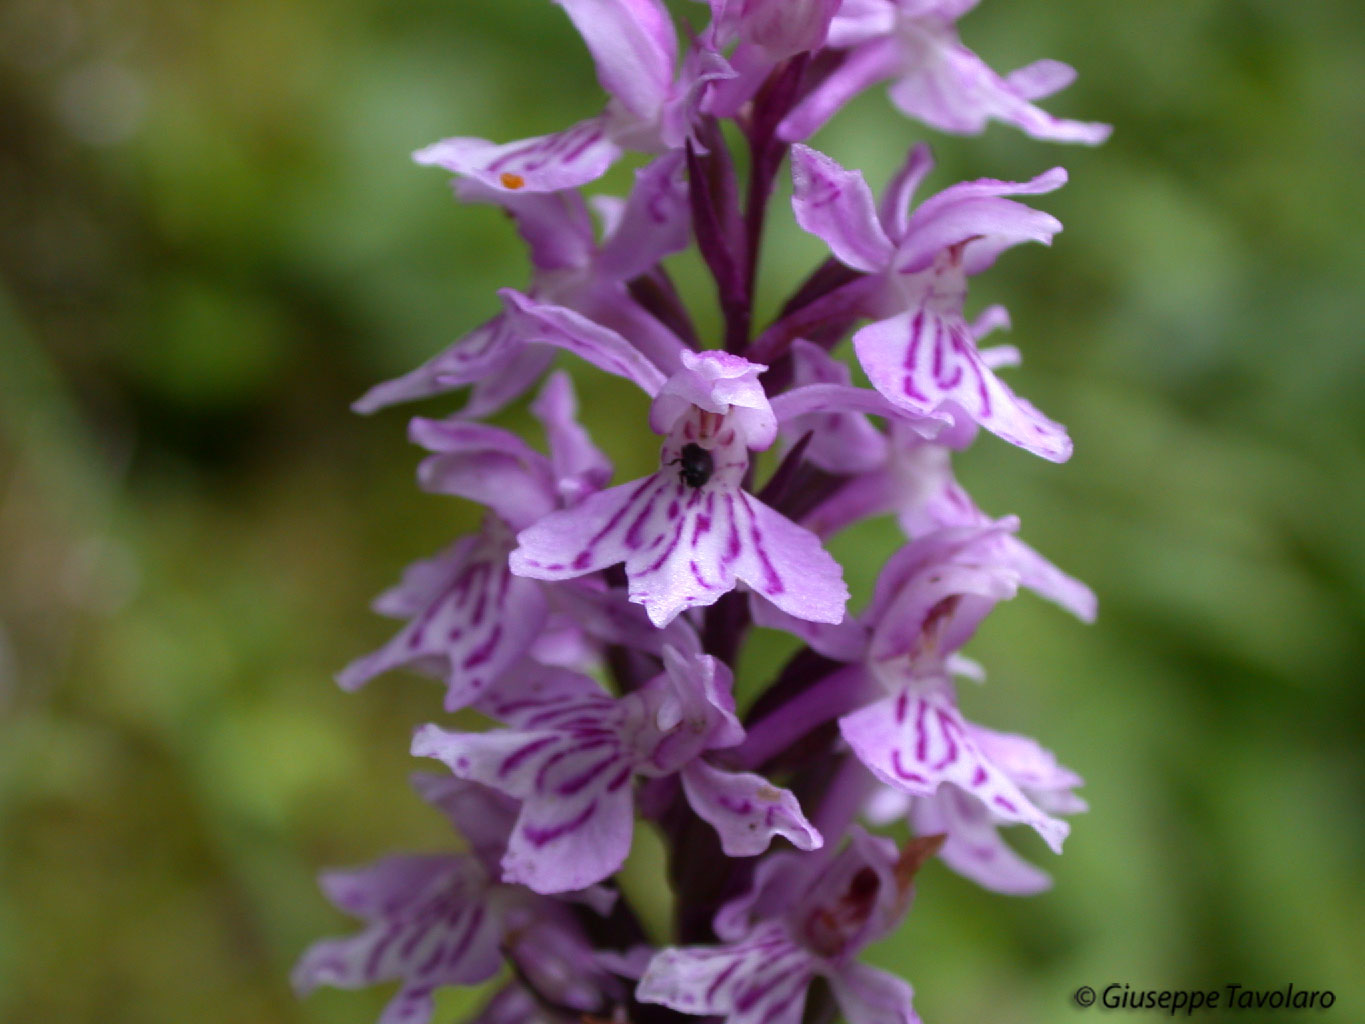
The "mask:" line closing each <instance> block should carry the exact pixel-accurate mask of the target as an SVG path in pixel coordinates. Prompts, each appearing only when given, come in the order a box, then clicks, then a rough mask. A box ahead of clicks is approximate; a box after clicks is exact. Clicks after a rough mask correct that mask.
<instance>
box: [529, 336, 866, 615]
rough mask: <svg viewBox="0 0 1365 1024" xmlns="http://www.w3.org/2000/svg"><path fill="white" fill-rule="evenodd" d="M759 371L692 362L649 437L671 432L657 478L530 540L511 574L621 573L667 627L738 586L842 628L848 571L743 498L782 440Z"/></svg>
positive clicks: (658, 409) (583, 508)
mask: <svg viewBox="0 0 1365 1024" xmlns="http://www.w3.org/2000/svg"><path fill="white" fill-rule="evenodd" d="M761 369H762V368H761V367H759V366H757V365H756V364H753V363H749V362H748V361H747V360H744V359H742V358H740V357H738V356H733V355H729V354H727V353H723V352H702V353H695V354H694V353H685V354H684V366H683V368H682V369H681V370H679V371H678V372H677V373H676V374H674V375H673V376H672V377H671V378H670V379H669V380H668V381H666V382H665V383H664V384H663V385H661V386H660V387H659V388H658V390H657V391H656V392H655V394H656V398H655V402H654V406H653V409H652V411H651V417H650V419H651V425H653V426H654V427H655V429H660V428H662V427H663V426H664V424H670V426H669V427H668V428H667V429H668V430H669V435H668V439H667V440H666V441H665V442H664V445H663V449H662V451H661V454H660V457H659V470H658V472H656V473H654V474H652V475H651V476H648V477H645V478H644V479H643V480H637V481H633V482H631V483H627V484H622V485H620V486H617V487H613V488H610V489H609V490H606V491H602V492H600V493H599V494H595V495H593V496H592V497H590V498H588V499H587V500H586V501H584V502H583V503H582V504H580V505H578V506H577V507H575V508H573V509H565V510H563V511H560V512H554V513H551V514H550V515H547V516H545V517H544V518H543V519H541V520H539V521H538V522H537V523H536V524H535V525H533V526H531V527H529V528H528V529H525V530H523V531H522V532H521V533H519V534H518V535H517V544H518V547H517V549H516V550H515V551H513V552H512V556H511V560H510V565H511V569H512V572H513V573H515V574H517V575H519V576H528V577H532V578H535V579H542V580H559V579H570V578H573V577H576V576H582V575H584V574H586V573H590V572H594V571H596V570H598V569H603V568H606V567H607V566H610V565H614V564H616V563H618V562H624V563H625V567H626V576H627V578H628V579H629V582H630V598H631V600H632V601H635V602H638V603H640V604H642V605H644V607H645V610H646V611H647V612H648V613H649V617H650V619H651V620H652V621H653V622H654V623H655V625H658V626H664V625H667V624H668V623H669V622H671V621H672V620H673V619H674V618H675V617H676V616H677V615H678V614H679V613H681V612H682V611H684V610H685V609H687V608H693V607H698V606H705V605H710V604H714V603H715V602H716V601H717V600H719V599H720V597H721V596H722V595H723V594H725V593H727V592H729V591H731V590H733V589H734V588H735V586H736V585H737V584H738V583H740V582H743V583H745V584H746V585H748V586H749V587H750V588H751V589H752V590H753V591H754V592H755V593H757V594H758V595H760V596H761V597H763V598H764V599H766V600H768V601H771V602H772V603H773V604H774V605H776V606H777V607H778V608H780V609H782V610H783V611H784V612H787V613H788V614H791V615H794V616H796V617H798V618H802V619H809V620H812V621H816V622H830V623H836V622H840V621H842V619H843V617H844V606H845V604H846V602H847V600H848V588H847V586H846V585H845V584H844V581H843V571H842V569H841V568H840V566H839V564H838V563H837V562H836V561H835V560H834V559H833V558H832V557H831V556H830V555H829V553H828V552H826V551H825V550H824V548H823V547H821V545H820V542H819V541H818V540H817V539H816V538H815V536H814V535H813V534H811V533H810V532H809V531H808V530H806V529H804V528H802V527H800V526H798V525H796V524H795V523H793V522H792V521H791V520H789V519H787V518H786V517H784V516H782V515H781V514H779V513H778V512H776V511H774V510H773V509H771V508H769V507H768V506H767V505H765V504H763V503H762V502H761V501H759V500H758V499H757V498H754V497H753V496H752V495H750V494H749V493H748V492H747V491H746V490H744V488H743V482H744V478H745V474H746V473H747V471H748V469H749V454H748V449H749V448H750V447H763V446H766V445H768V444H771V443H772V441H773V439H774V438H775V437H776V436H777V419H776V416H775V415H774V414H773V411H772V407H771V405H770V404H769V403H768V401H767V399H766V397H764V395H763V392H762V389H761V387H759V385H758V383H757V375H758V373H759V372H760V371H761ZM703 458H704V471H702V465H703V461H702V460H703ZM689 464H690V465H691V467H692V469H694V470H697V471H696V472H692V471H690V470H689ZM679 467H680V468H679Z"/></svg>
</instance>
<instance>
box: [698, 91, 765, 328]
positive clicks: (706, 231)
mask: <svg viewBox="0 0 1365 1024" xmlns="http://www.w3.org/2000/svg"><path fill="white" fill-rule="evenodd" d="M697 139H698V141H699V142H700V143H701V144H702V145H704V146H705V147H706V151H705V152H704V153H701V152H698V149H697V147H696V146H695V145H693V143H692V142H690V141H689V142H688V143H687V189H688V196H689V199H690V201H691V206H692V227H693V231H694V232H695V234H696V237H697V248H698V250H699V251H700V252H701V255H702V259H703V260H705V262H706V266H707V268H708V269H709V270H710V271H711V276H712V278H714V279H715V282H716V295H717V298H718V300H719V302H720V308H721V313H722V315H723V316H724V318H725V349H726V351H727V352H739V351H741V350H742V349H743V348H744V347H745V346H746V345H747V344H748V342H749V329H750V320H751V317H752V315H753V313H752V302H751V300H750V296H749V292H748V288H747V286H746V270H745V265H746V264H745V261H746V259H747V256H746V255H745V248H746V243H745V238H744V226H743V222H742V220H741V217H740V213H739V201H738V199H737V197H736V195H735V177H734V166H733V164H732V163H731V161H730V151H729V149H728V147H727V146H726V144H725V137H724V136H723V135H722V134H721V131H720V128H719V126H718V125H717V124H716V121H715V119H714V118H708V119H707V120H706V121H705V122H703V123H702V125H701V127H699V128H698V130H697Z"/></svg>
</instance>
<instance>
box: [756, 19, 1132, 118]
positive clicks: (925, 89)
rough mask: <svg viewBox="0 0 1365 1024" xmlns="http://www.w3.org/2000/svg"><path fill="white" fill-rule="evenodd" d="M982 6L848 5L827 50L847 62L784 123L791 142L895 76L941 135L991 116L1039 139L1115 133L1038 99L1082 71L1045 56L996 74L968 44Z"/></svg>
mask: <svg viewBox="0 0 1365 1024" xmlns="http://www.w3.org/2000/svg"><path fill="white" fill-rule="evenodd" d="M976 3H977V0H844V3H843V5H842V7H841V8H840V9H839V13H838V14H837V15H836V16H835V18H834V20H833V22H832V23H831V24H830V26H829V34H828V45H829V46H830V47H831V48H835V49H839V50H843V51H844V53H845V55H844V60H843V62H842V64H840V65H839V67H838V68H837V69H836V70H835V71H834V73H833V74H831V75H830V76H829V77H828V78H826V79H825V80H824V82H822V83H821V84H820V85H819V86H818V87H817V88H816V89H814V90H813V91H812V92H811V93H810V95H809V96H807V97H806V98H805V99H804V100H803V101H802V103H801V104H800V105H799V106H797V108H796V109H795V110H793V111H792V112H791V113H790V114H789V115H788V116H787V117H786V119H785V120H784V121H783V122H782V124H781V125H780V126H779V127H778V133H779V134H780V135H781V136H782V137H783V138H784V139H787V140H788V141H789V142H799V141H801V140H803V139H807V138H809V137H810V136H811V135H813V134H814V133H815V132H816V131H817V130H819V129H820V127H821V126H823V125H824V124H825V122H827V121H828V120H829V119H830V118H831V117H833V116H834V114H835V113H836V112H838V111H839V109H840V108H842V107H843V106H844V104H846V103H847V102H848V101H849V100H851V99H852V98H853V97H854V96H856V95H858V94H859V93H861V92H862V91H863V90H864V89H867V88H869V87H870V86H873V85H876V84H877V83H878V82H884V81H888V80H890V81H891V82H892V85H891V87H890V91H889V94H890V97H891V102H892V103H893V104H895V106H896V107H897V108H899V109H900V110H901V111H902V112H904V113H905V114H908V115H909V116H911V117H915V118H918V119H919V120H921V121H923V122H924V123H925V124H928V125H930V126H932V127H934V128H937V129H939V130H940V131H945V132H952V133H954V134H961V135H975V134H978V133H980V132H981V131H982V130H983V129H984V128H985V127H986V124H987V122H988V121H990V120H999V121H1004V122H1006V123H1007V124H1012V125H1014V126H1015V127H1016V128H1019V129H1020V130H1022V131H1023V132H1025V133H1026V134H1028V135H1030V136H1032V137H1033V138H1035V139H1042V140H1046V141H1050V142H1079V143H1084V144H1086V145H1098V144H1099V143H1101V142H1103V141H1104V140H1105V139H1107V138H1108V137H1109V134H1110V131H1111V129H1110V127H1109V125H1105V124H1094V123H1089V122H1084V121H1071V120H1067V119H1066V118H1060V117H1054V116H1053V115H1051V114H1049V113H1047V112H1046V111H1044V110H1042V109H1041V108H1039V107H1037V106H1035V105H1034V104H1033V103H1032V101H1033V100H1038V99H1043V98H1045V97H1047V96H1050V95H1052V94H1053V93H1055V92H1058V91H1060V90H1062V89H1064V88H1066V87H1067V86H1068V85H1070V84H1071V82H1072V81H1073V80H1074V79H1075V77H1076V75H1075V72H1074V71H1073V70H1072V69H1071V68H1070V67H1068V66H1067V65H1065V64H1063V63H1061V62H1060V61H1055V60H1041V61H1037V62H1035V63H1033V64H1029V65H1027V66H1026V67H1022V68H1019V69H1018V70H1016V71H1013V72H1011V73H1010V74H1008V75H1004V76H1003V77H1002V76H1001V75H998V74H996V73H995V72H994V71H992V70H991V69H990V67H988V66H987V65H986V63H985V62H984V61H983V60H982V59H981V58H980V57H978V56H977V55H976V54H975V53H973V52H972V51H971V50H969V49H967V48H966V47H965V46H963V45H962V42H961V40H960V38H959V37H958V34H957V28H956V24H955V23H956V21H957V19H958V18H960V17H961V16H962V15H963V14H965V13H966V12H967V11H969V10H971V9H972V8H973V7H975V6H976Z"/></svg>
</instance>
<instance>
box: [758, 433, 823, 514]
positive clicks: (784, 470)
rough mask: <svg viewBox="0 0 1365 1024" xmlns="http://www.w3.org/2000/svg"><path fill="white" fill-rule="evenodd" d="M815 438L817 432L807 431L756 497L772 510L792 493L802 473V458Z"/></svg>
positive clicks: (785, 456)
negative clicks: (795, 482) (794, 482)
mask: <svg viewBox="0 0 1365 1024" xmlns="http://www.w3.org/2000/svg"><path fill="white" fill-rule="evenodd" d="M814 436H815V431H813V430H807V431H806V432H805V433H804V434H802V435H801V438H800V440H798V441H797V442H796V444H794V445H792V447H791V451H789V452H787V454H786V455H784V456H782V461H781V462H779V463H778V465H777V468H776V469H775V470H773V475H772V476H770V477H769V478H768V482H767V483H766V484H764V485H763V490H761V491H759V492H758V494H756V495H754V497H756V498H757V499H758V500H759V501H761V502H763V504H765V505H768V506H770V507H772V508H776V507H777V506H778V505H779V504H781V502H782V501H783V499H785V498H786V497H787V495H788V494H789V493H790V491H791V486H792V482H793V481H794V480H795V479H796V477H797V476H798V474H799V473H800V469H801V457H802V456H803V455H805V454H806V448H807V446H808V445H809V444H810V441H811V438H812V437H814Z"/></svg>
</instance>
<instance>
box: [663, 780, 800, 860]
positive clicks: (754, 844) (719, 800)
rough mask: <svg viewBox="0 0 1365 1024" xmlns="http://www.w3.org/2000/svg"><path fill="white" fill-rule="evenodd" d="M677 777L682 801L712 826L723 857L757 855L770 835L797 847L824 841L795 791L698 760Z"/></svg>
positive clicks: (771, 838) (766, 843)
mask: <svg viewBox="0 0 1365 1024" xmlns="http://www.w3.org/2000/svg"><path fill="white" fill-rule="evenodd" d="M682 783H683V790H684V792H686V794H687V802H688V803H689V804H690V805H691V807H692V810H694V811H695V812H696V813H697V815H698V816H699V817H700V818H702V819H703V820H704V821H706V822H707V823H709V824H710V825H711V827H712V828H714V829H715V830H716V834H717V835H719V836H720V844H721V848H722V849H723V850H724V851H725V855H726V856H727V857H756V856H758V854H760V853H762V852H763V851H764V850H766V849H767V848H768V846H769V844H770V843H771V842H772V840H773V837H774V836H783V837H784V838H786V839H788V840H790V841H791V843H792V845H793V846H795V847H797V848H798V849H801V850H817V849H819V848H820V846H821V845H822V844H823V843H824V840H823V839H822V838H821V836H820V833H819V832H817V831H816V830H815V827H814V826H813V825H811V823H810V822H809V821H807V820H806V817H805V815H804V814H802V813H801V805H800V804H798V803H797V801H796V797H795V796H793V795H792V794H791V793H790V792H789V791H787V790H785V789H779V788H777V787H776V786H774V785H773V784H772V783H770V782H769V781H768V780H767V779H765V778H763V777H762V776H761V775H754V774H752V773H751V772H725V771H721V770H720V769H718V768H713V767H711V766H710V765H708V764H707V763H706V762H704V761H700V760H698V761H693V762H692V763H691V764H689V765H687V767H685V768H684V769H683V770H682Z"/></svg>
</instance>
